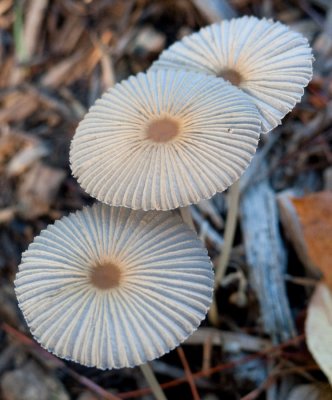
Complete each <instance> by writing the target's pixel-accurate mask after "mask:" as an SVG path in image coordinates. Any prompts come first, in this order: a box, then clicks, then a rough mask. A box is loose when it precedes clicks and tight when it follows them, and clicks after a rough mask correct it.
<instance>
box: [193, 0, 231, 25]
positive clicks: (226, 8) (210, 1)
mask: <svg viewBox="0 0 332 400" xmlns="http://www.w3.org/2000/svg"><path fill="white" fill-rule="evenodd" d="M192 1H193V3H194V5H195V6H196V7H197V8H198V9H199V11H200V12H201V13H202V14H203V15H204V16H205V18H207V20H208V21H209V22H210V23H213V22H219V21H221V20H223V19H231V18H235V17H236V16H237V15H236V11H235V10H234V8H233V7H232V6H231V4H229V2H228V1H226V0H192Z"/></svg>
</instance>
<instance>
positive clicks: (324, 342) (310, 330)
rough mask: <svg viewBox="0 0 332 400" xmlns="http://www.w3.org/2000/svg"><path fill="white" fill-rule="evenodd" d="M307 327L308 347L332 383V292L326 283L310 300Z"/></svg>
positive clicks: (320, 286) (322, 284)
mask: <svg viewBox="0 0 332 400" xmlns="http://www.w3.org/2000/svg"><path fill="white" fill-rule="evenodd" d="M305 329H306V338H307V345H308V348H309V350H310V352H311V354H312V356H313V357H314V359H315V360H316V362H317V364H318V365H319V366H320V368H321V370H322V371H323V372H324V374H325V375H326V376H327V378H328V380H329V382H330V384H331V385H332V292H331V290H330V289H329V288H328V287H327V286H326V285H325V284H324V283H319V284H318V285H317V287H316V289H315V292H314V294H313V296H312V298H311V300H310V303H309V307H308V315H307V320H306V324H305Z"/></svg>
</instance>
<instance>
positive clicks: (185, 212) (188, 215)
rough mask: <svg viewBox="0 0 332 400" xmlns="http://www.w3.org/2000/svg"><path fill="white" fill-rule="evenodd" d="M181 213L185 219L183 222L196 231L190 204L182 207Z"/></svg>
mask: <svg viewBox="0 0 332 400" xmlns="http://www.w3.org/2000/svg"><path fill="white" fill-rule="evenodd" d="M179 210H180V214H181V217H182V219H183V222H184V223H185V224H187V225H188V226H189V228H191V229H192V230H193V231H195V232H196V228H195V225H194V221H193V217H192V215H191V211H190V206H187V207H180V208H179Z"/></svg>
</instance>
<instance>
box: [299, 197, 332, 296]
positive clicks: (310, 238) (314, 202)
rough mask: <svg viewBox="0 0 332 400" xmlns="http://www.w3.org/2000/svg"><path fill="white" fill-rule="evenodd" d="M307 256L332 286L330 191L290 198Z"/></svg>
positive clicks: (331, 205) (331, 203)
mask: <svg viewBox="0 0 332 400" xmlns="http://www.w3.org/2000/svg"><path fill="white" fill-rule="evenodd" d="M292 203H293V205H294V207H295V209H296V213H297V216H298V218H299V222H300V225H301V227H302V231H303V238H304V242H305V245H306V250H307V254H308V257H309V259H310V261H311V263H312V264H314V265H315V266H316V267H317V268H319V270H320V271H321V272H322V273H323V275H324V279H325V281H326V283H327V284H328V286H329V287H330V288H332V269H331V259H332V193H331V192H318V193H313V194H310V195H307V196H304V197H302V198H300V199H292Z"/></svg>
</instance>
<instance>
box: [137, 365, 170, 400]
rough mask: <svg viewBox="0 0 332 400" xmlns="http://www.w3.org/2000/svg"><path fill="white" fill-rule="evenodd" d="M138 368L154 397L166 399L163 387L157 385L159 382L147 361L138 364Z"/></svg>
mask: <svg viewBox="0 0 332 400" xmlns="http://www.w3.org/2000/svg"><path fill="white" fill-rule="evenodd" d="M140 368H141V371H142V373H143V375H144V378H145V379H146V381H147V383H148V384H149V386H150V388H151V391H152V393H153V394H154V396H155V398H156V399H157V400H167V397H166V396H165V393H164V392H163V389H162V388H161V386H160V385H159V382H158V381H157V378H156V376H155V374H154V372H153V370H152V368H151V366H150V364H149V363H146V364H142V365H140Z"/></svg>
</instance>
